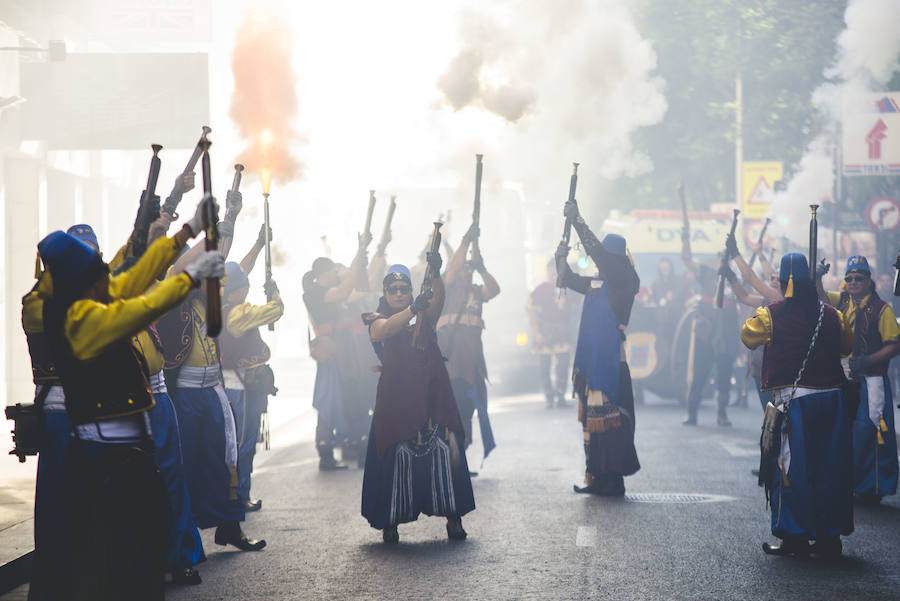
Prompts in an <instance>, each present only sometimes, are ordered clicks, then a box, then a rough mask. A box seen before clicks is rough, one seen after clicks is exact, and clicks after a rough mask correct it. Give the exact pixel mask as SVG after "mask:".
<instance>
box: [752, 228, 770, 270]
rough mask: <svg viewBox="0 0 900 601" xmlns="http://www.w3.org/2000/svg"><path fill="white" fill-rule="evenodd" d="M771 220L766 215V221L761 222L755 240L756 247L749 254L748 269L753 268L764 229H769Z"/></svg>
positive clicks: (759, 249)
mask: <svg viewBox="0 0 900 601" xmlns="http://www.w3.org/2000/svg"><path fill="white" fill-rule="evenodd" d="M771 221H772V220H771V219H770V218H768V217H766V222H765V223H764V224H763V226H762V230H761V231H760V232H759V238H757V240H756V249H755V250H754V251H753V254H752V255H750V263H749V265H750V269H753V264H754V263H756V257H757V255H758V253H759V251H761V250H762V245H763V238H765V237H766V230H767V229H769V223H770V222H771Z"/></svg>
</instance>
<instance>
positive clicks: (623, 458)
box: [574, 361, 641, 485]
mask: <svg viewBox="0 0 900 601" xmlns="http://www.w3.org/2000/svg"><path fill="white" fill-rule="evenodd" d="M574 386H575V391H576V393H577V395H578V420H579V421H580V422H581V426H582V435H583V438H584V456H585V484H587V485H590V484H591V483H592V481H593V480H594V479H595V478H599V479H601V480H602V479H604V478H606V477H608V476H630V475H632V474H634V473H636V472H637V471H638V470H640V469H641V464H640V462H639V461H638V456H637V450H636V449H635V448H634V429H635V419H634V393H633V391H632V387H631V371H630V370H629V369H628V364H627V363H625V362H624V361H623V362H621V363H620V369H619V398H618V402H617V403H616V404H615V405H611V406H609V405H600V406H596V405H593V404H591V397H592V395H590V394H589V391H588V390H587V389H586V382H585V381H584V379H583V378H582V377H581V376H580V375H577V376H576V378H575V382H574ZM593 397H594V398H599V397H600V395H599V394H595V395H593Z"/></svg>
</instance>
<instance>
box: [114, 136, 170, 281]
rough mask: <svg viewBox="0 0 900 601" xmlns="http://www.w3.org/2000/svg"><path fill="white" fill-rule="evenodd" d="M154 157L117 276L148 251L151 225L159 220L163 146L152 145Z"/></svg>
mask: <svg viewBox="0 0 900 601" xmlns="http://www.w3.org/2000/svg"><path fill="white" fill-rule="evenodd" d="M150 148H152V149H153V156H152V157H151V158H150V172H149V173H148V175H147V187H146V188H144V191H143V192H141V201H140V204H139V205H138V212H137V215H136V216H135V218H134V228H132V231H133V233H132V235H131V238H130V239H129V240H128V247H127V252H126V256H125V259H124V260H123V261H122V264H121V265H119V266H118V267H117V268H116V270H115V274H119V273H122V272H124V271H128V270H129V269H131V267H132V266H133V265H134V264H135V263H137V260H138V259H140V258H141V256H142V255H143V254H144V252H146V250H147V237H148V234H149V231H150V224H151V223H153V222H154V221H156V220H157V219H159V197H158V196H157V195H156V182H157V181H158V180H159V168H160V166H161V162H160V160H159V151H160V150H162V146H161V145H159V144H151V145H150Z"/></svg>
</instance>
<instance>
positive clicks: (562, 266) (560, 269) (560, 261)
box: [555, 242, 591, 294]
mask: <svg viewBox="0 0 900 601" xmlns="http://www.w3.org/2000/svg"><path fill="white" fill-rule="evenodd" d="M568 255H569V247H568V246H566V243H565V242H560V243H559V246H558V247H557V249H556V255H555V258H556V273H557V275H558V276H559V278H558V279H559V280H560V283H561V284H562V287H563V288H569V289H571V290H574V291H575V292H578V293H580V294H587V293H588V290H590V288H591V279H590V278H586V277H584V276H580V275H578V274H576V273H574V272H573V271H572V268H571V267H569V263H568V261H566V257H568Z"/></svg>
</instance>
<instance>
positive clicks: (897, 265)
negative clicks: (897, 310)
mask: <svg viewBox="0 0 900 601" xmlns="http://www.w3.org/2000/svg"><path fill="white" fill-rule="evenodd" d="M894 269H896V270H897V271H896V272H895V273H894V296H900V252H898V253H897V260H896V261H895V262H894Z"/></svg>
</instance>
